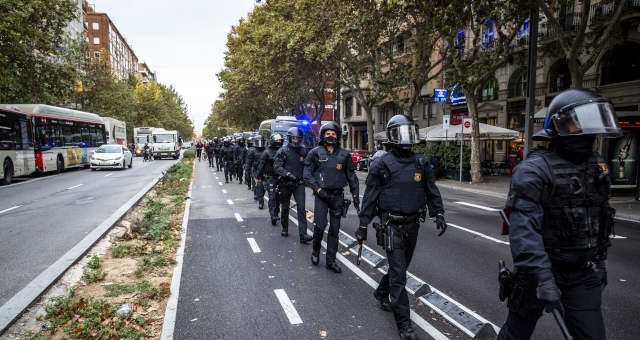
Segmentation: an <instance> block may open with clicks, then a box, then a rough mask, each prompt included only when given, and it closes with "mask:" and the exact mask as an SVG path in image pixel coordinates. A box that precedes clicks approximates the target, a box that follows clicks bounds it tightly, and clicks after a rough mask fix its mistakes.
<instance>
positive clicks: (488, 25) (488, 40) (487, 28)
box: [482, 19, 493, 49]
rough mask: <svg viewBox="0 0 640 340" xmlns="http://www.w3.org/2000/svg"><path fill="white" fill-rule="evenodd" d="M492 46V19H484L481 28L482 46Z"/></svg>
mask: <svg viewBox="0 0 640 340" xmlns="http://www.w3.org/2000/svg"><path fill="white" fill-rule="evenodd" d="M492 47H493V20H491V19H487V20H485V21H484V27H483V28H482V48H485V49H488V48H492Z"/></svg>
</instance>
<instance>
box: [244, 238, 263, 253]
mask: <svg viewBox="0 0 640 340" xmlns="http://www.w3.org/2000/svg"><path fill="white" fill-rule="evenodd" d="M247 241H248V242H249V246H250V247H251V250H252V251H253V253H254V254H255V253H260V252H261V250H260V247H258V243H257V242H256V239H255V238H253V237H247Z"/></svg>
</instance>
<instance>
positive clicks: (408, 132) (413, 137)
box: [387, 124, 418, 144]
mask: <svg viewBox="0 0 640 340" xmlns="http://www.w3.org/2000/svg"><path fill="white" fill-rule="evenodd" d="M387 138H388V139H389V141H390V142H391V143H395V144H417V143H418V130H417V129H416V126H415V125H413V124H412V125H399V126H394V127H392V128H390V129H389V130H388V131H387Z"/></svg>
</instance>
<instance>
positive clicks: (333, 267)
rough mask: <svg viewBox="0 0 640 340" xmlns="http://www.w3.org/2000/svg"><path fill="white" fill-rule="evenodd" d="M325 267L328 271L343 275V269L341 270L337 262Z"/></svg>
mask: <svg viewBox="0 0 640 340" xmlns="http://www.w3.org/2000/svg"><path fill="white" fill-rule="evenodd" d="M325 267H327V269H328V270H330V271H332V272H334V273H338V274H340V273H342V268H340V266H338V264H337V263H335V262H328V263H327V264H326V266H325Z"/></svg>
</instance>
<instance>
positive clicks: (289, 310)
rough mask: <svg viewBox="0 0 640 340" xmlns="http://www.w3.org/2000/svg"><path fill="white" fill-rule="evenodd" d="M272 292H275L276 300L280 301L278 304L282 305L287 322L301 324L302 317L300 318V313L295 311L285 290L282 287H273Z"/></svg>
mask: <svg viewBox="0 0 640 340" xmlns="http://www.w3.org/2000/svg"><path fill="white" fill-rule="evenodd" d="M273 292H274V293H275V294H276V297H277V298H278V302H280V306H282V309H283V310H284V313H285V314H286V315H287V318H288V319H289V322H290V323H291V324H292V325H299V324H301V323H302V319H301V318H300V315H299V314H298V312H297V311H296V307H294V306H293V303H292V302H291V299H289V296H288V295H287V292H285V291H284V289H274V290H273Z"/></svg>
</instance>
